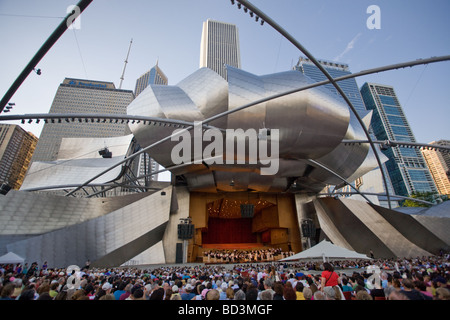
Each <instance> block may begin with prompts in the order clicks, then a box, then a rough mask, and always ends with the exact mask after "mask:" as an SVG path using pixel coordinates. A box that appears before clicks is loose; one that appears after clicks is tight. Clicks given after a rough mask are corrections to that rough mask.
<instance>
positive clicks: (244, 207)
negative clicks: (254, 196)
mask: <svg viewBox="0 0 450 320" xmlns="http://www.w3.org/2000/svg"><path fill="white" fill-rule="evenodd" d="M254 214H255V205H253V204H241V217H242V218H253V216H254Z"/></svg>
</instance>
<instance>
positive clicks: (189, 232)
mask: <svg viewBox="0 0 450 320" xmlns="http://www.w3.org/2000/svg"><path fill="white" fill-rule="evenodd" d="M193 237H194V225H193V224H192V223H180V224H179V225H178V239H180V240H189V239H192V238H193Z"/></svg>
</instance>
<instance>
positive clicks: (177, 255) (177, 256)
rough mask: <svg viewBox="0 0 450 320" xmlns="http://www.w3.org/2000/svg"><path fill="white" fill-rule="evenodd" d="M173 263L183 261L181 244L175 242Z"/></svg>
mask: <svg viewBox="0 0 450 320" xmlns="http://www.w3.org/2000/svg"><path fill="white" fill-rule="evenodd" d="M175 263H183V244H182V243H177V249H176V253H175Z"/></svg>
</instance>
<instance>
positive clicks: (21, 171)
mask: <svg viewBox="0 0 450 320" xmlns="http://www.w3.org/2000/svg"><path fill="white" fill-rule="evenodd" d="M37 141H38V138H37V137H36V136H35V135H34V134H32V133H31V132H26V131H25V130H23V129H22V128H21V127H20V126H18V125H10V124H0V184H2V183H6V184H8V185H9V186H10V187H11V188H12V189H16V190H19V188H20V186H21V185H22V182H23V179H24V178H25V174H26V172H27V170H28V166H29V165H30V162H31V157H32V155H33V152H34V150H35V148H36V143H37Z"/></svg>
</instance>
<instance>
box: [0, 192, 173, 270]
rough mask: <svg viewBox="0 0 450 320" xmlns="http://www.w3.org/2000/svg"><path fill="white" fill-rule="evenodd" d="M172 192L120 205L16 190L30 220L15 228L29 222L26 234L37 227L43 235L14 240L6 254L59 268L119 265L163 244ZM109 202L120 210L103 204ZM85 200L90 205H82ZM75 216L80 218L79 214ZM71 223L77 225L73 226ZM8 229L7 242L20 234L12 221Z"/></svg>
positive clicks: (116, 199) (137, 197) (4, 235)
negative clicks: (89, 263) (88, 261)
mask: <svg viewBox="0 0 450 320" xmlns="http://www.w3.org/2000/svg"><path fill="white" fill-rule="evenodd" d="M163 192H164V194H163ZM171 193H172V187H167V188H165V189H163V190H161V191H157V192H155V193H153V194H149V193H142V194H137V195H135V196H133V197H130V198H129V199H130V200H131V199H132V200H133V201H126V200H127V199H128V198H126V197H125V198H123V199H122V201H120V200H121V197H114V198H112V199H105V198H102V199H82V198H81V199H80V198H69V197H58V196H54V197H49V196H45V195H44V196H42V195H40V194H39V195H38V194H32V193H26V192H21V191H18V192H15V193H13V196H12V197H13V198H21V199H22V200H24V202H23V203H24V205H23V206H22V208H23V211H24V212H26V219H23V217H17V223H16V224H17V225H18V226H21V224H20V222H23V221H26V220H30V221H29V222H28V223H27V222H26V223H25V226H23V229H20V230H22V231H21V232H23V233H26V232H27V231H28V230H32V227H31V225H36V226H35V228H39V230H36V231H37V232H36V233H39V234H38V235H35V236H30V237H28V238H26V239H21V240H18V239H17V238H16V239H14V238H10V241H9V243H8V244H7V245H6V248H3V250H8V251H12V252H15V253H17V254H20V255H21V256H23V257H26V261H41V262H43V261H48V264H49V265H52V266H55V267H67V266H69V265H72V264H76V265H79V266H83V265H84V262H85V261H86V260H87V259H90V260H91V261H92V265H93V266H96V265H97V266H118V265H121V264H123V263H124V262H126V261H128V260H130V259H132V258H133V257H135V256H137V255H138V254H140V253H142V252H143V251H145V250H147V249H148V248H151V247H152V246H153V245H155V244H157V243H158V242H160V241H162V239H163V235H164V232H165V230H166V224H167V222H168V221H169V212H170V205H171ZM29 197H40V198H41V200H37V199H34V200H35V201H34V202H32V201H27V199H28V198H29ZM7 198H10V197H9V196H6V197H2V198H0V203H2V202H6V201H4V200H3V199H7ZM44 200H46V202H44ZM124 200H125V201H124ZM110 201H111V202H113V203H115V204H116V206H115V207H114V206H111V205H109V206H105V205H104V203H102V202H110ZM83 202H85V203H86V205H85V206H84V207H83ZM45 206H47V207H48V208H49V210H48V211H46V210H45V209H44V208H45ZM87 206H89V207H87ZM16 207H17V205H16ZM33 207H34V208H36V209H35V210H33ZM77 212H78V213H79V214H78V216H76V215H75V214H76V213H77ZM46 213H47V215H49V217H48V218H47V219H45V215H46ZM89 214H90V215H91V217H89V218H88V217H87V216H86V215H89ZM83 215H84V216H83ZM1 217H8V218H13V217H14V215H6V214H4V211H2V213H1ZM14 219H15V218H14ZM70 219H72V220H77V221H76V222H77V223H69V222H68V220H70ZM49 221H54V222H55V224H52V223H49ZM64 222H65V225H63V224H64ZM57 223H60V224H57ZM2 225H3V224H2ZM5 225H7V227H6V230H3V232H2V238H7V237H8V234H11V233H9V232H12V233H13V234H14V233H21V232H20V230H13V229H14V222H7V223H5ZM20 228H22V227H20ZM8 230H10V231H8ZM15 240H17V241H15ZM5 242H6V241H5Z"/></svg>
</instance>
